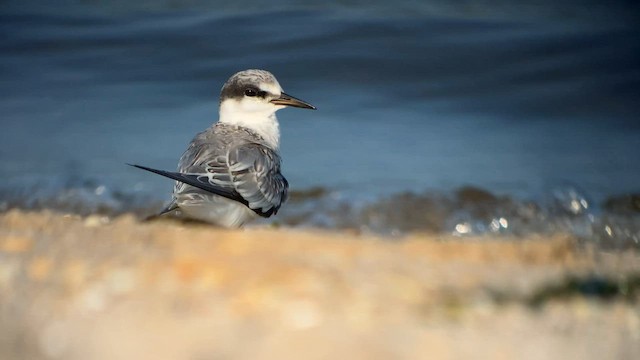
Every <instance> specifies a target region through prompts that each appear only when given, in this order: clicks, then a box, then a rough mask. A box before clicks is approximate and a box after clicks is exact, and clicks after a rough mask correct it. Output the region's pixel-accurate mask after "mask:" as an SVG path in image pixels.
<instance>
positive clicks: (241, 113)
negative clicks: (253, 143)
mask: <svg viewBox="0 0 640 360" xmlns="http://www.w3.org/2000/svg"><path fill="white" fill-rule="evenodd" d="M246 105H247V104H243V103H242V102H241V101H237V100H232V99H227V100H225V101H224V102H223V103H222V104H220V120H218V121H219V122H221V123H225V124H230V125H236V126H241V127H245V128H247V129H249V130H252V131H253V132H255V133H256V134H258V135H260V136H262V138H263V139H264V141H265V142H266V143H267V145H268V146H269V147H271V148H273V149H274V150H277V149H278V148H279V147H280V126H279V124H278V118H277V117H276V111H277V110H279V109H280V108H281V107H279V106H274V105H269V106H268V107H265V106H251V107H250V108H247V106H246Z"/></svg>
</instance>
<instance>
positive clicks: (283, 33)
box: [0, 0, 640, 246]
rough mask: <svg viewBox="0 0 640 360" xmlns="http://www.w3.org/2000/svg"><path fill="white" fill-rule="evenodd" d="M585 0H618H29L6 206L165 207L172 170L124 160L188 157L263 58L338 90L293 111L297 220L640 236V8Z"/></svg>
mask: <svg viewBox="0 0 640 360" xmlns="http://www.w3.org/2000/svg"><path fill="white" fill-rule="evenodd" d="M250 3H251V4H253V3H252V2H250ZM582 3H590V4H592V5H593V4H596V3H597V4H596V5H598V6H601V7H600V8H598V7H597V6H595V5H594V6H595V7H584V6H582V7H580V6H578V5H579V4H581V2H580V1H578V0H575V1H566V2H555V3H553V4H551V3H549V4H547V5H548V6H546V7H545V6H538V7H535V8H518V7H511V6H508V5H506V4H507V3H506V2H502V1H498V0H496V1H494V2H484V3H483V7H482V8H481V9H480V8H475V9H471V10H469V9H468V8H466V7H464V6H463V5H460V6H459V7H456V6H454V5H450V4H449V3H446V2H440V1H431V2H425V3H423V4H422V5H410V4H409V3H406V4H405V3H401V4H402V5H403V6H398V7H397V8H396V11H393V12H392V13H391V14H390V15H392V16H386V15H388V11H389V9H388V6H387V5H385V4H386V3H385V2H377V3H375V6H373V7H371V8H369V9H368V11H354V9H351V8H349V9H348V10H349V11H344V9H345V7H347V8H348V7H349V6H347V5H344V4H343V3H341V2H335V3H332V2H329V3H326V4H324V5H322V6H315V5H313V4H311V3H309V4H306V3H303V5H304V6H302V5H300V6H293V5H289V4H287V3H286V2H277V3H276V5H277V6H276V8H277V9H278V10H275V11H265V10H262V9H260V7H259V6H257V5H256V6H248V7H247V8H246V9H244V10H243V9H241V8H238V7H236V6H232V5H224V7H223V8H222V9H221V8H219V6H221V4H218V3H217V2H214V1H204V0H203V1H196V2H194V4H193V5H192V6H187V5H185V6H183V7H179V8H178V9H173V8H172V7H171V6H170V4H169V3H167V4H165V3H164V2H159V3H157V4H156V5H154V7H152V8H149V5H148V4H146V2H143V1H138V2H131V3H130V4H129V5H126V4H127V3H124V2H113V3H112V4H111V5H105V4H102V3H99V2H97V3H91V2H88V3H87V2H77V1H71V0H68V1H63V2H61V3H60V4H59V6H57V7H55V8H54V7H51V6H50V5H48V4H49V3H48V2H43V1H36V0H32V1H30V2H27V3H26V4H24V3H22V2H14V1H9V2H7V5H6V7H5V8H4V10H3V11H2V13H0V24H1V25H0V36H1V37H2V42H1V43H0V74H1V77H0V116H1V119H0V121H1V124H2V127H3V129H4V131H2V132H0V172H1V175H2V178H3V182H2V184H0V200H1V203H2V206H3V208H5V209H8V208H12V207H26V208H57V209H63V210H66V211H75V212H81V213H89V212H95V211H98V212H107V213H119V212H123V211H136V212H140V213H143V212H147V211H150V209H152V208H155V207H159V206H161V203H162V202H163V201H166V200H167V199H168V196H169V192H170V190H171V186H172V184H171V182H170V181H168V180H166V179H162V178H160V177H155V176H152V175H151V174H147V173H144V172H141V171H138V170H136V169H132V168H129V167H127V166H125V165H124V164H125V163H130V162H133V163H140V164H144V165H148V166H152V167H156V168H163V169H173V168H175V166H176V163H177V160H178V158H179V157H180V155H181V153H182V151H183V150H184V149H185V147H186V144H187V143H188V142H189V140H190V139H191V137H192V136H193V135H194V134H195V133H197V132H199V131H201V130H203V129H204V128H206V127H207V126H209V125H210V124H211V123H212V122H213V121H215V120H216V118H217V114H216V113H217V96H218V93H219V89H220V87H221V86H222V83H223V82H224V81H225V80H226V79H227V78H228V77H229V76H230V75H231V74H233V73H234V72H236V71H238V70H242V69H245V68H265V69H268V70H270V71H272V72H273V73H274V74H275V75H276V76H277V77H278V79H279V80H280V83H281V84H282V85H283V87H284V88H285V90H286V91H287V92H288V93H290V94H292V95H294V96H296V97H299V98H302V99H304V100H307V101H309V102H311V103H312V104H314V105H316V106H317V107H318V108H319V110H318V111H316V112H311V111H303V110H298V109H286V110H283V111H280V112H279V114H278V116H279V118H280V123H281V129H282V137H283V139H282V154H283V158H284V164H283V167H284V173H285V175H286V176H287V178H288V179H289V182H290V183H291V186H292V189H293V190H294V191H295V192H296V194H294V195H295V196H294V199H293V200H292V202H291V203H289V204H287V205H285V207H284V209H283V211H282V213H281V214H280V215H279V217H278V218H277V219H278V221H280V222H283V223H285V224H289V225H300V226H326V227H356V228H361V229H365V230H372V231H379V232H392V233H393V232H396V231H411V230H427V231H437V232H452V233H455V234H458V235H465V234H477V233H486V232H491V233H508V234H526V233H531V232H536V233H539V232H542V233H547V232H553V231H570V232H573V233H574V234H577V235H579V236H581V237H584V238H587V239H592V240H594V241H601V240H602V239H605V240H607V239H609V240H611V239H613V238H615V241H616V242H622V243H624V244H631V245H633V246H635V245H634V244H637V242H638V241H639V239H640V226H639V223H640V220H639V219H638V214H639V211H640V210H639V209H640V205H638V204H637V197H638V195H633V194H638V193H639V192H640V161H638V154H640V140H639V139H640V119H639V110H640V101H639V100H640V99H639V96H638V94H639V93H640V31H639V27H638V26H637V25H635V24H637V22H635V20H637V19H638V16H637V15H638V12H637V9H638V7H637V6H635V5H631V4H627V3H626V2H614V3H611V4H610V6H604V5H602V3H599V2H597V1H591V2H589V1H587V0H584V1H583V2H582ZM145 4H146V5H145ZM256 4H257V3H256ZM447 4H449V5H447ZM412 6H418V7H414V8H412ZM585 9H592V10H593V9H600V13H599V14H600V15H599V16H593V14H592V13H591V12H590V11H587V10H585ZM412 10H415V11H412ZM472 10H473V11H472ZM569 10H571V11H569ZM593 11H595V10H593ZM584 203H586V206H585V205H584ZM576 204H577V205H576ZM612 204H613V205H612ZM505 224H506V226H505ZM607 229H609V230H607ZM603 234H604V235H603ZM607 241H608V240H607Z"/></svg>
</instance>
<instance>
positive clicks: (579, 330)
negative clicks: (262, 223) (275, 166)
mask: <svg viewBox="0 0 640 360" xmlns="http://www.w3.org/2000/svg"><path fill="white" fill-rule="evenodd" d="M0 260H1V261H0V292H1V293H2V296H1V297H0V334H2V335H1V336H0V358H3V359H21V358H22V359H27V358H28V359H300V358H304V359H420V358H424V359H426V358H429V359H467V358H476V359H478V358H481V359H566V358H575V359H603V358H608V359H634V358H637V357H638V356H639V355H640V299H639V295H638V293H639V290H640V289H639V287H640V284H639V283H640V256H639V254H637V252H633V251H615V252H608V251H604V250H599V249H597V248H595V247H591V246H588V245H585V244H578V243H577V242H576V241H575V240H574V239H572V238H571V237H568V236H563V235H557V236H552V237H547V238H543V237H532V238H526V239H504V238H501V239H492V238H473V239H468V238H467V239H461V238H455V237H448V236H435V235H429V234H413V235H407V236H405V237H402V238H393V239H391V238H380V237H375V236H371V235H363V234H357V233H354V232H337V231H336V232H328V231H318V230H299V229H295V230H294V229H287V228H249V229H244V230H238V231H231V230H222V229H218V228H215V227H211V226H206V225H202V224H193V223H180V222H176V221H172V220H162V221H155V222H149V223H141V222H139V221H138V220H137V219H136V218H134V217H133V216H131V215H125V216H120V217H118V218H115V219H109V218H106V217H99V216H90V217H86V218H82V217H79V216H75V215H63V214H57V213H53V212H47V211H45V212H35V213H29V212H21V211H17V210H12V211H9V212H6V213H4V214H2V215H0Z"/></svg>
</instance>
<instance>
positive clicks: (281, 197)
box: [165, 141, 289, 217]
mask: <svg viewBox="0 0 640 360" xmlns="http://www.w3.org/2000/svg"><path fill="white" fill-rule="evenodd" d="M220 145H222V144H220ZM220 145H219V146H220ZM280 162H281V160H280V156H279V155H278V154H277V153H276V152H275V151H273V150H272V149H270V148H268V147H266V146H264V145H261V144H258V143H242V144H238V145H232V146H230V147H229V149H228V151H223V149H221V148H219V147H216V145H215V144H211V143H203V142H198V141H194V142H193V143H192V144H191V146H190V147H189V149H187V151H186V152H185V154H184V155H183V156H182V158H181V159H180V164H179V171H180V173H182V179H176V180H178V181H180V182H182V183H186V184H189V185H192V186H196V187H198V188H200V189H202V190H205V191H208V192H211V193H214V194H217V195H222V196H225V197H227V198H230V199H232V200H236V201H239V202H241V203H243V204H245V205H246V206H247V207H249V208H250V209H251V210H253V211H254V212H256V213H257V214H258V215H260V216H263V217H269V216H271V215H273V214H276V213H277V212H278V210H279V209H280V206H281V205H282V204H283V203H284V202H285V201H286V200H287V189H288V187H289V184H288V182H287V180H286V179H285V178H284V176H283V175H282V174H281V173H280ZM165 176H166V175H165ZM185 176H187V177H191V178H192V179H193V180H195V181H198V182H199V183H200V184H202V183H205V182H206V183H207V184H206V185H208V186H211V187H213V188H215V191H212V190H214V189H212V188H203V187H202V186H197V185H194V184H193V183H192V182H186V181H184V180H185ZM221 193H225V194H227V195H225V194H221Z"/></svg>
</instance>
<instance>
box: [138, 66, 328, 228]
mask: <svg viewBox="0 0 640 360" xmlns="http://www.w3.org/2000/svg"><path fill="white" fill-rule="evenodd" d="M285 107H297V108H302V109H311V110H316V107H315V106H313V105H311V104H309V103H307V102H305V101H303V100H300V99H297V98H295V97H293V96H291V95H288V94H286V93H285V92H284V91H283V90H282V87H281V86H280V84H279V83H278V80H276V77H275V76H274V75H273V74H272V73H270V72H269V71H266V70H258V69H249V70H244V71H240V72H238V73H236V74H234V75H233V76H231V77H230V78H229V79H228V80H227V81H226V82H225V83H224V85H223V86H222V90H221V92H220V102H219V119H218V121H217V122H215V123H213V124H212V125H211V126H210V127H209V128H207V129H206V130H204V131H203V132H201V133H199V134H197V135H196V136H195V137H194V138H193V140H192V141H191V142H190V143H189V146H188V147H187V149H186V150H185V152H184V153H183V154H182V156H181V158H180V161H179V163H178V169H177V170H178V171H177V172H171V171H164V170H157V169H154V168H150V167H146V166H142V165H135V164H128V165H131V166H134V167H136V168H139V169H142V170H146V171H150V172H152V173H155V174H158V175H162V176H164V177H167V178H170V179H173V180H176V183H175V186H174V188H173V194H172V199H171V202H170V203H169V205H167V206H166V207H165V208H164V209H163V210H162V211H160V212H159V213H158V214H157V215H155V216H161V215H164V214H167V213H172V212H176V211H180V213H181V215H182V217H183V218H187V219H193V220H198V221H203V222H207V223H211V224H214V225H218V226H221V227H225V228H239V227H242V226H243V225H245V224H246V223H248V222H251V221H253V220H255V219H257V218H259V217H263V218H268V217H271V216H272V215H275V214H277V212H278V210H279V209H280V207H281V206H282V204H283V203H284V202H285V201H286V200H287V198H288V194H287V191H288V188H289V183H288V182H287V179H286V178H285V177H284V175H282V172H281V170H280V167H281V157H280V151H279V148H280V128H279V123H278V118H277V117H276V111H278V110H281V109H284V108H285Z"/></svg>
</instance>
